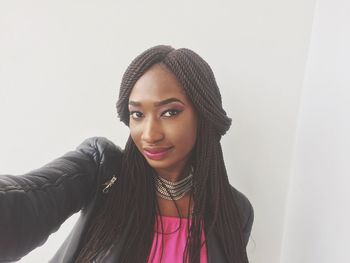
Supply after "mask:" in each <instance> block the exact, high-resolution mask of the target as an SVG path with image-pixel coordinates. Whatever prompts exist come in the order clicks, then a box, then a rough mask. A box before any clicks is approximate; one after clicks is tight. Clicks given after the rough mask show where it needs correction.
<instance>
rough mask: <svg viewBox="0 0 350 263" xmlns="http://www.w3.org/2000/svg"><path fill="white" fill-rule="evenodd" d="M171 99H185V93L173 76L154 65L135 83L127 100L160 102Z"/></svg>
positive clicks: (168, 71) (163, 68) (162, 67)
mask: <svg viewBox="0 0 350 263" xmlns="http://www.w3.org/2000/svg"><path fill="white" fill-rule="evenodd" d="M171 97H174V98H182V99H187V96H186V93H185V91H184V89H183V87H182V85H181V84H180V82H179V81H178V80H177V78H176V77H175V75H174V74H173V73H171V71H170V70H167V69H166V68H165V67H164V66H160V65H155V66H153V67H151V68H150V69H149V70H148V71H146V72H145V73H144V74H143V75H142V76H141V77H140V78H139V79H138V81H137V82H136V83H135V85H134V87H133V89H132V91H131V94H130V96H129V100H132V101H144V100H146V101H161V100H164V99H167V98H171Z"/></svg>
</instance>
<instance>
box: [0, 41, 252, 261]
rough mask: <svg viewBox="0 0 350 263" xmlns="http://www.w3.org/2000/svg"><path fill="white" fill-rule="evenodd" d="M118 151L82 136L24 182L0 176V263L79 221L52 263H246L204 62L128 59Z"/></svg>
mask: <svg viewBox="0 0 350 263" xmlns="http://www.w3.org/2000/svg"><path fill="white" fill-rule="evenodd" d="M117 111H118V115H119V117H120V119H121V121H122V122H124V123H125V124H126V125H128V126H129V128H130V137H129V139H128V141H127V143H126V146H125V149H124V150H123V151H122V150H121V149H119V148H118V147H116V146H115V145H114V144H113V143H112V142H110V141H108V140H107V139H105V138H90V139H87V140H86V141H84V142H83V143H82V144H81V145H80V146H79V147H78V148H77V150H76V151H72V152H69V153H67V154H66V155H64V156H63V157H61V158H58V159H56V160H54V161H53V162H51V163H50V164H48V165H46V166H44V167H42V168H40V169H38V170H35V171H32V172H30V173H28V174H26V175H24V176H19V177H16V176H10V175H7V176H1V177H0V211H1V213H2V214H1V216H0V230H1V232H0V233H1V234H0V261H1V260H2V261H6V260H7V261H11V260H16V259H19V258H20V257H22V256H23V255H24V254H26V253H28V252H29V251H30V250H31V249H33V248H34V247H36V246H38V245H41V244H42V243H43V242H44V241H45V240H46V239H47V237H48V235H49V234H50V233H52V232H54V231H56V230H57V229H58V227H59V226H60V224H61V223H62V222H63V221H64V220H65V219H66V218H67V217H68V216H70V215H71V214H72V213H75V212H77V211H79V210H81V216H80V218H79V220H78V222H77V223H76V225H75V227H74V229H73V230H72V232H71V234H70V235H69V237H68V238H67V239H66V241H65V242H64V244H63V245H62V246H61V248H60V249H59V251H58V252H57V253H56V255H55V256H54V258H53V259H52V262H191V263H192V262H248V259H247V255H246V249H245V248H246V244H247V242H248V238H249V235H250V231H251V227H252V223H253V209H252V206H251V204H250V203H249V201H248V199H247V198H246V197H245V196H244V195H243V194H241V193H240V192H238V191H237V190H236V189H234V188H233V187H232V186H230V184H229V181H228V177H227V173H226V169H225V164H224V160H223V156H222V150H221V145H220V138H221V136H222V135H224V134H225V133H226V131H227V130H228V129H229V127H230V125H231V119H230V118H228V117H227V116H226V112H225V111H224V110H223V108H222V103H221V95H220V92H219V89H218V87H217V84H216V81H215V78H214V75H213V73H212V71H211V69H210V67H209V65H208V64H207V63H206V62H205V61H204V60H203V59H202V58H201V57H200V56H198V55H197V54H196V53H194V52H193V51H191V50H188V49H173V48H172V47H169V46H156V47H153V48H150V49H148V50H146V51H145V52H143V53H142V54H141V55H139V56H138V57H136V58H135V59H134V60H133V61H132V63H131V64H130V66H129V67H128V69H127V70H126V72H125V73H124V76H123V80H122V83H121V87H120V94H119V100H118V102H117Z"/></svg>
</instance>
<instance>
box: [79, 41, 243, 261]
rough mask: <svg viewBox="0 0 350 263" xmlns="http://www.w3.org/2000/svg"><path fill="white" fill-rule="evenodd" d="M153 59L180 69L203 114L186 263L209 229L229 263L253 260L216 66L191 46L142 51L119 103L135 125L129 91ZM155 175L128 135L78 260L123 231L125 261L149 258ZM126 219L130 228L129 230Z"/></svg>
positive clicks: (103, 247)
mask: <svg viewBox="0 0 350 263" xmlns="http://www.w3.org/2000/svg"><path fill="white" fill-rule="evenodd" d="M155 64H162V65H164V66H166V68H167V69H169V70H170V71H171V72H172V73H173V74H174V76H175V77H176V78H177V79H178V81H179V82H180V84H181V85H182V87H183V89H184V91H185V93H186V95H187V96H188V98H189V99H190V100H191V102H192V103H193V106H194V108H195V109H196V110H197V113H198V127H197V139H196V143H195V146H194V149H193V151H192V153H193V156H192V158H191V165H192V166H193V167H194V173H193V187H192V191H191V198H193V202H194V207H193V212H192V215H191V220H192V221H191V222H192V223H191V226H190V228H189V235H188V239H187V243H186V249H185V254H184V262H190V263H199V262H200V250H201V247H202V246H203V242H201V231H202V229H203V227H204V230H205V236H206V238H208V237H209V238H210V236H213V235H215V236H216V238H217V240H218V242H219V245H220V247H221V248H222V252H223V254H224V256H225V258H226V260H227V262H237V263H245V262H248V259H247V255H246V251H245V244H244V240H243V232H242V222H241V215H240V213H239V209H238V207H237V204H236V201H235V198H234V195H233V193H232V189H231V186H230V184H229V180H228V177H227V172H226V168H225V164H224V159H223V154H222V149H221V144H220V139H221V136H222V135H224V134H225V133H226V131H227V130H228V129H229V128H230V125H231V119H230V118H229V117H227V115H226V112H225V111H224V109H223V108H222V100H221V95H220V91H219V88H218V86H217V83H216V81H215V77H214V74H213V72H212V70H211V68H210V66H209V65H208V64H207V63H206V62H205V61H204V60H203V59H202V58H201V57H200V56H199V55H198V54H196V53H195V52H193V51H192V50H189V49H185V48H181V49H174V48H172V47H170V46H164V45H159V46H155V47H152V48H150V49H148V50H146V51H144V52H143V53H142V54H140V55H139V56H137V57H136V58H135V59H134V60H133V61H132V62H131V64H130V65H129V67H128V68H127V70H126V72H125V73H124V75H123V78H122V82H121V87H120V91H119V99H118V102H117V105H116V106H117V112H118V115H119V118H120V120H121V121H122V122H123V123H125V124H126V125H129V115H130V113H129V110H128V102H129V96H130V93H131V91H132V89H133V87H134V85H135V83H136V81H137V80H138V79H139V78H140V77H141V76H142V75H143V74H144V73H145V72H146V71H147V70H149V69H150V68H151V67H152V66H153V65H155ZM153 173H154V170H153V169H152V168H151V167H150V166H149V165H148V163H147V161H146V160H145V158H144V157H143V156H142V154H141V153H140V152H139V151H138V149H137V148H136V145H135V144H134V142H133V140H132V139H131V137H129V139H128V141H127V143H126V146H125V149H124V153H123V160H122V167H121V171H120V176H119V177H118V183H117V184H116V185H114V186H113V187H112V189H111V192H110V193H109V194H108V196H107V198H106V200H105V201H104V202H103V203H102V204H101V205H100V206H99V208H98V210H99V211H97V213H95V214H97V215H96V217H95V218H94V219H93V220H92V223H91V224H90V227H89V230H88V235H87V236H88V238H87V242H86V245H85V246H84V247H83V248H82V250H81V251H80V254H79V256H78V258H77V262H90V261H92V260H93V259H94V258H96V256H97V255H98V254H99V253H100V252H103V251H106V250H107V249H108V248H110V246H111V245H112V244H113V242H114V241H115V240H116V239H117V237H120V236H121V235H122V236H123V237H126V238H125V243H124V244H123V248H122V249H121V252H120V258H119V261H120V262H125V263H129V262H147V260H148V259H149V257H150V251H151V247H152V242H153V237H154V226H155V222H156V213H157V212H159V207H158V203H157V198H156V194H155V186H154V183H153V179H152V178H153V176H152V174H153ZM130 220H132V222H130ZM128 224H131V226H132V227H131V228H128V229H126V226H127V225H128ZM205 242H206V241H205ZM119 261H118V262H119Z"/></svg>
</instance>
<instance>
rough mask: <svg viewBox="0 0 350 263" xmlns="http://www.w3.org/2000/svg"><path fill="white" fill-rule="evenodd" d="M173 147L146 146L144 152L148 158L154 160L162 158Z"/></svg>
mask: <svg viewBox="0 0 350 263" xmlns="http://www.w3.org/2000/svg"><path fill="white" fill-rule="evenodd" d="M172 148H173V147H168V148H145V149H144V153H145V155H146V156H147V158H149V159H152V160H160V159H163V158H164V157H165V156H166V155H167V154H168V153H169V150H170V149H172Z"/></svg>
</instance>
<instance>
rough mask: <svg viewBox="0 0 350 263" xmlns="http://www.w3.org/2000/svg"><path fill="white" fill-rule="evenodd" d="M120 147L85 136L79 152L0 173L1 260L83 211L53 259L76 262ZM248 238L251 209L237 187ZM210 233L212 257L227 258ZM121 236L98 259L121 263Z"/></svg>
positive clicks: (41, 240)
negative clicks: (23, 171)
mask: <svg viewBox="0 0 350 263" xmlns="http://www.w3.org/2000/svg"><path fill="white" fill-rule="evenodd" d="M121 155H122V151H121V149H120V148H118V147H117V146H115V145H114V144H113V143H112V142H111V141H109V140H107V139H106V138H103V137H94V138H89V139H86V140H85V141H84V142H83V143H82V144H80V145H79V146H78V147H77V149H76V150H75V151H71V152H68V153H66V154H65V155H64V156H62V157H60V158H58V159H56V160H54V161H52V162H50V163H49V164H47V165H45V166H43V167H42V168H40V169H37V170H34V171H31V172H29V173H27V174H25V175H23V176H12V175H0V262H12V261H17V260H19V259H20V258H21V257H23V256H24V255H26V254H27V253H29V252H30V251H31V250H33V249H34V248H36V247H38V246H40V245H42V244H43V243H44V242H45V241H46V240H47V238H48V236H49V235H50V234H51V233H53V232H55V231H56V230H57V229H58V228H59V227H60V225H61V224H62V223H63V222H64V221H65V220H66V219H67V218H68V217H69V216H70V215H72V214H74V213H76V212H78V211H80V210H81V216H80V217H79V219H78V222H77V223H76V224H75V226H74V228H73V230H72V231H71V233H70V234H69V236H68V237H67V239H66V240H65V242H64V243H63V244H62V246H61V247H60V249H59V250H58V251H57V253H56V255H55V256H54V257H53V259H52V260H51V262H55V263H56V262H64V263H66V262H74V259H75V258H76V256H77V253H78V252H79V251H80V249H81V247H82V245H83V244H81V243H82V242H81V240H82V238H83V235H84V233H85V232H86V231H85V230H86V226H87V224H88V221H89V218H91V214H92V213H93V212H94V207H95V205H96V203H97V202H98V201H100V198H101V195H103V193H102V188H103V187H104V183H106V182H108V181H109V180H110V179H111V178H112V177H113V175H116V174H117V173H118V168H119V167H120V162H121ZM232 190H233V191H234V193H235V195H236V196H237V200H238V204H239V207H240V209H241V210H242V215H243V221H244V222H243V225H244V229H243V231H244V239H245V242H246V243H247V242H248V238H249V235H250V231H251V227H252V223H253V209H252V206H251V204H250V202H249V201H248V199H247V198H246V197H245V196H244V195H243V194H242V193H240V192H238V191H237V190H236V189H234V188H232ZM207 238H208V243H207V246H208V261H209V262H215V263H217V262H225V261H224V260H223V258H222V252H221V248H220V246H219V243H218V242H217V241H216V238H215V235H213V236H209V237H207ZM122 239H123V238H121V242H119V243H118V244H119V247H118V245H117V246H116V247H113V251H112V252H111V253H110V254H108V255H101V256H100V257H99V258H98V259H97V260H96V262H118V254H119V252H118V251H120V247H121V246H122Z"/></svg>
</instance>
